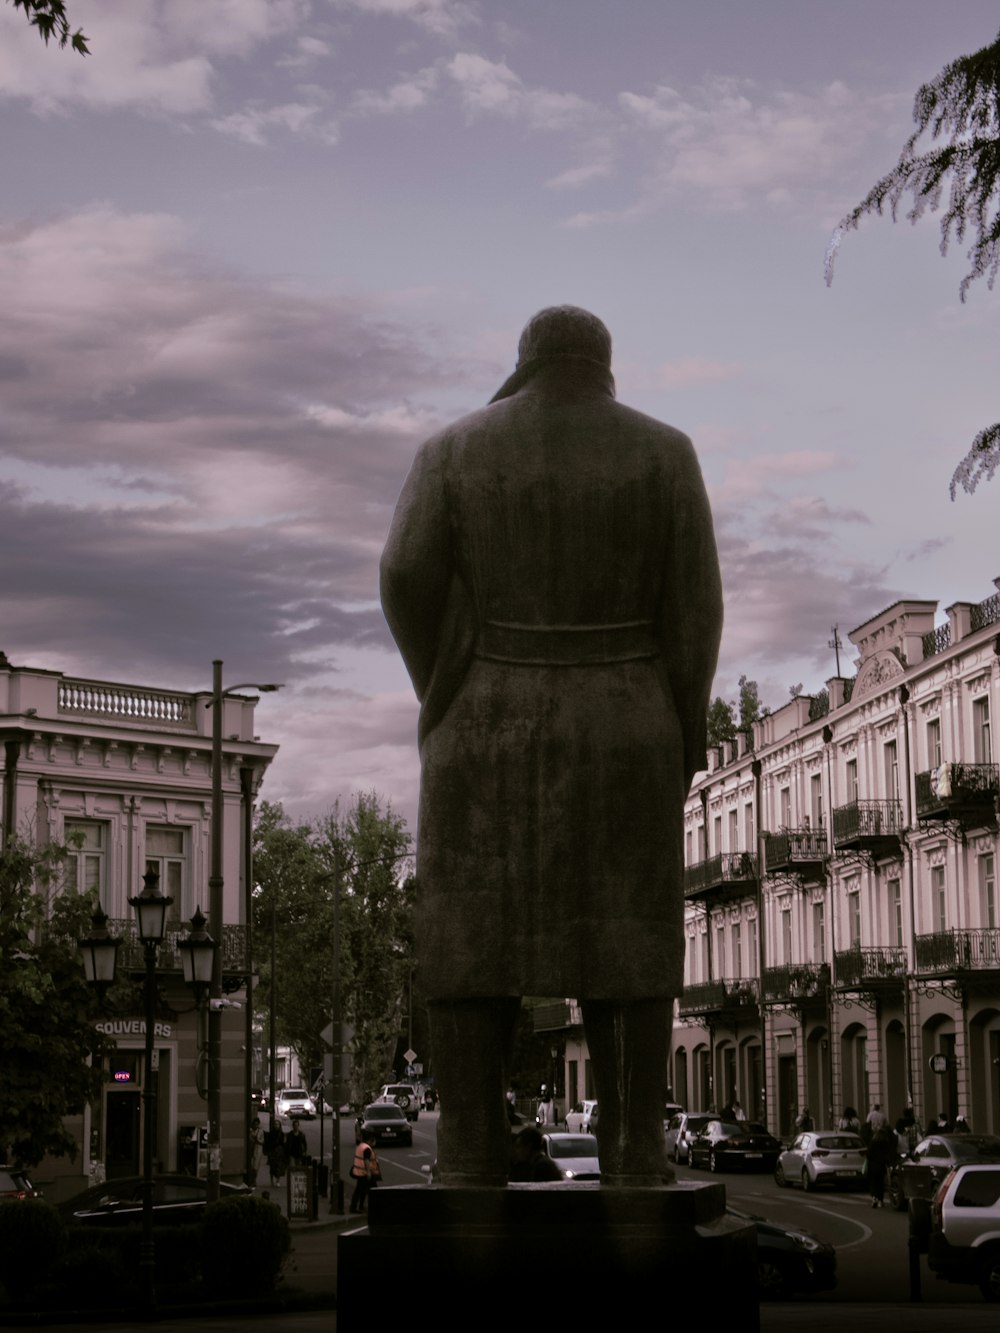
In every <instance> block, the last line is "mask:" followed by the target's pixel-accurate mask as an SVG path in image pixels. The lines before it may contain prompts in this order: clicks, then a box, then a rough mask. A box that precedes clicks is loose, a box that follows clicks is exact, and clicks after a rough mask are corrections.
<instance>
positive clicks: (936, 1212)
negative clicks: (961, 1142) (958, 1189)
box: [931, 1168, 955, 1231]
mask: <svg viewBox="0 0 1000 1333" xmlns="http://www.w3.org/2000/svg"><path fill="white" fill-rule="evenodd" d="M954 1174H955V1171H954V1168H952V1170H951V1171H949V1172H948V1174H947V1175H946V1176H945V1178H944V1180H942V1182H941V1184H940V1186H939V1187H938V1191H937V1193H936V1194H935V1195H934V1198H933V1199H932V1200H931V1225H932V1226H933V1227H934V1229H935V1231H940V1230H942V1228H943V1226H944V1223H943V1220H942V1210H943V1208H944V1196H945V1195H946V1194H947V1193H948V1186H949V1185H950V1184H951V1181H952V1177H953V1176H954Z"/></svg>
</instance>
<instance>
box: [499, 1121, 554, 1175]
mask: <svg viewBox="0 0 1000 1333" xmlns="http://www.w3.org/2000/svg"><path fill="white" fill-rule="evenodd" d="M544 1148H545V1143H544V1140H543V1138H542V1136H541V1134H540V1133H539V1131H538V1130H537V1129H536V1128H535V1126H534V1125H528V1126H526V1128H524V1129H522V1130H521V1132H520V1134H518V1136H517V1138H516V1139H515V1140H514V1160H513V1162H512V1164H511V1168H510V1178H511V1180H521V1181H535V1182H537V1181H540V1180H562V1173H561V1172H560V1170H559V1168H558V1167H557V1166H556V1164H555V1162H553V1160H552V1158H551V1157H549V1156H548V1155H547V1154H546V1152H545V1151H544Z"/></svg>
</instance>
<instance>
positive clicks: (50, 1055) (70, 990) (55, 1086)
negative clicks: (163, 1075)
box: [0, 839, 113, 1166]
mask: <svg viewBox="0 0 1000 1333" xmlns="http://www.w3.org/2000/svg"><path fill="white" fill-rule="evenodd" d="M63 856H64V853H63V849H62V848H59V847H50V848H47V849H45V850H44V851H37V850H36V849H35V848H33V847H31V846H29V845H28V843H26V842H24V841H22V840H18V839H12V840H11V842H10V844H9V846H8V847H7V850H6V851H5V852H4V853H3V854H2V855H0V1154H2V1153H6V1154H7V1156H8V1158H9V1159H10V1160H13V1161H14V1162H17V1163H19V1164H20V1165H22V1166H35V1165H36V1164H37V1163H38V1162H40V1161H41V1160H42V1158H43V1157H44V1156H45V1155H46V1154H47V1153H50V1154H52V1155H53V1156H57V1157H59V1156H64V1155H66V1154H69V1155H70V1156H71V1157H72V1156H73V1154H74V1153H75V1151H76V1142H75V1140H74V1138H73V1135H72V1134H71V1133H70V1131H69V1130H67V1129H66V1127H65V1126H64V1124H63V1120H64V1118H65V1117H66V1116H71V1115H78V1114H80V1113H81V1112H82V1111H83V1109H84V1106H85V1105H86V1104H87V1102H88V1101H90V1100H91V1099H92V1098H94V1097H96V1096H97V1095H99V1092H100V1085H101V1062H102V1059H103V1056H104V1054H105V1053H106V1052H107V1051H109V1050H111V1049H113V1043H111V1042H109V1041H108V1040H107V1038H105V1037H103V1036H102V1035H101V1034H100V1033H98V1032H97V1031H96V1030H95V1028H94V1027H93V1025H92V1024H91V1023H90V1022H89V1021H88V1019H87V1012H88V1009H89V1007H90V1004H91V1003H92V999H91V996H90V994H89V991H88V988H87V983H86V981H85V979H84V975H83V967H82V965H81V962H80V958H79V953H78V950H77V946H76V941H77V939H79V938H80V936H81V935H84V934H86V933H87V932H88V931H89V929H90V916H91V913H92V911H93V910H94V906H95V900H94V899H93V897H92V896H91V895H89V894H78V893H62V894H59V893H56V892H55V889H56V888H57V886H58V877H59V872H60V867H61V863H62V860H63Z"/></svg>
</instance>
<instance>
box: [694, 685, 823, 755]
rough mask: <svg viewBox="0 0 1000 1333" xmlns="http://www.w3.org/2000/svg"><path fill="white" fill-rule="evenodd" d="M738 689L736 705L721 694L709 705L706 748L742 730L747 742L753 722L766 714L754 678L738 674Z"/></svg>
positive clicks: (732, 739) (734, 737)
mask: <svg viewBox="0 0 1000 1333" xmlns="http://www.w3.org/2000/svg"><path fill="white" fill-rule="evenodd" d="M799 688H800V689H801V686H800V687H799ZM739 691H740V697H739V703H738V705H737V702H736V701H735V700H727V699H723V698H722V697H721V695H718V696H716V698H715V699H713V700H712V702H711V704H710V705H709V709H708V748H709V749H710V750H711V749H714V747H715V746H717V745H722V744H723V743H724V742H726V741H734V740H735V739H736V735H737V732H742V733H743V735H744V736H746V738H747V741H748V742H749V740H750V736H751V732H752V728H753V724H754V723H755V722H759V721H760V719H761V718H762V717H766V716H767V714H768V711H769V710H768V709H766V708H763V707H762V706H761V702H760V690H759V688H758V685H757V682H756V681H755V680H748V679H747V677H746V676H740V679H739ZM737 706H738V707H739V721H738V722H737Z"/></svg>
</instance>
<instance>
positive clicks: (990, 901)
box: [979, 852, 997, 930]
mask: <svg viewBox="0 0 1000 1333" xmlns="http://www.w3.org/2000/svg"><path fill="white" fill-rule="evenodd" d="M979 891H980V895H981V897H982V902H983V924H984V925H986V926H988V927H989V928H990V929H991V930H994V929H996V925H997V881H996V870H995V862H994V860H993V853H992V852H987V853H986V854H985V856H981V857H980V858H979Z"/></svg>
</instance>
